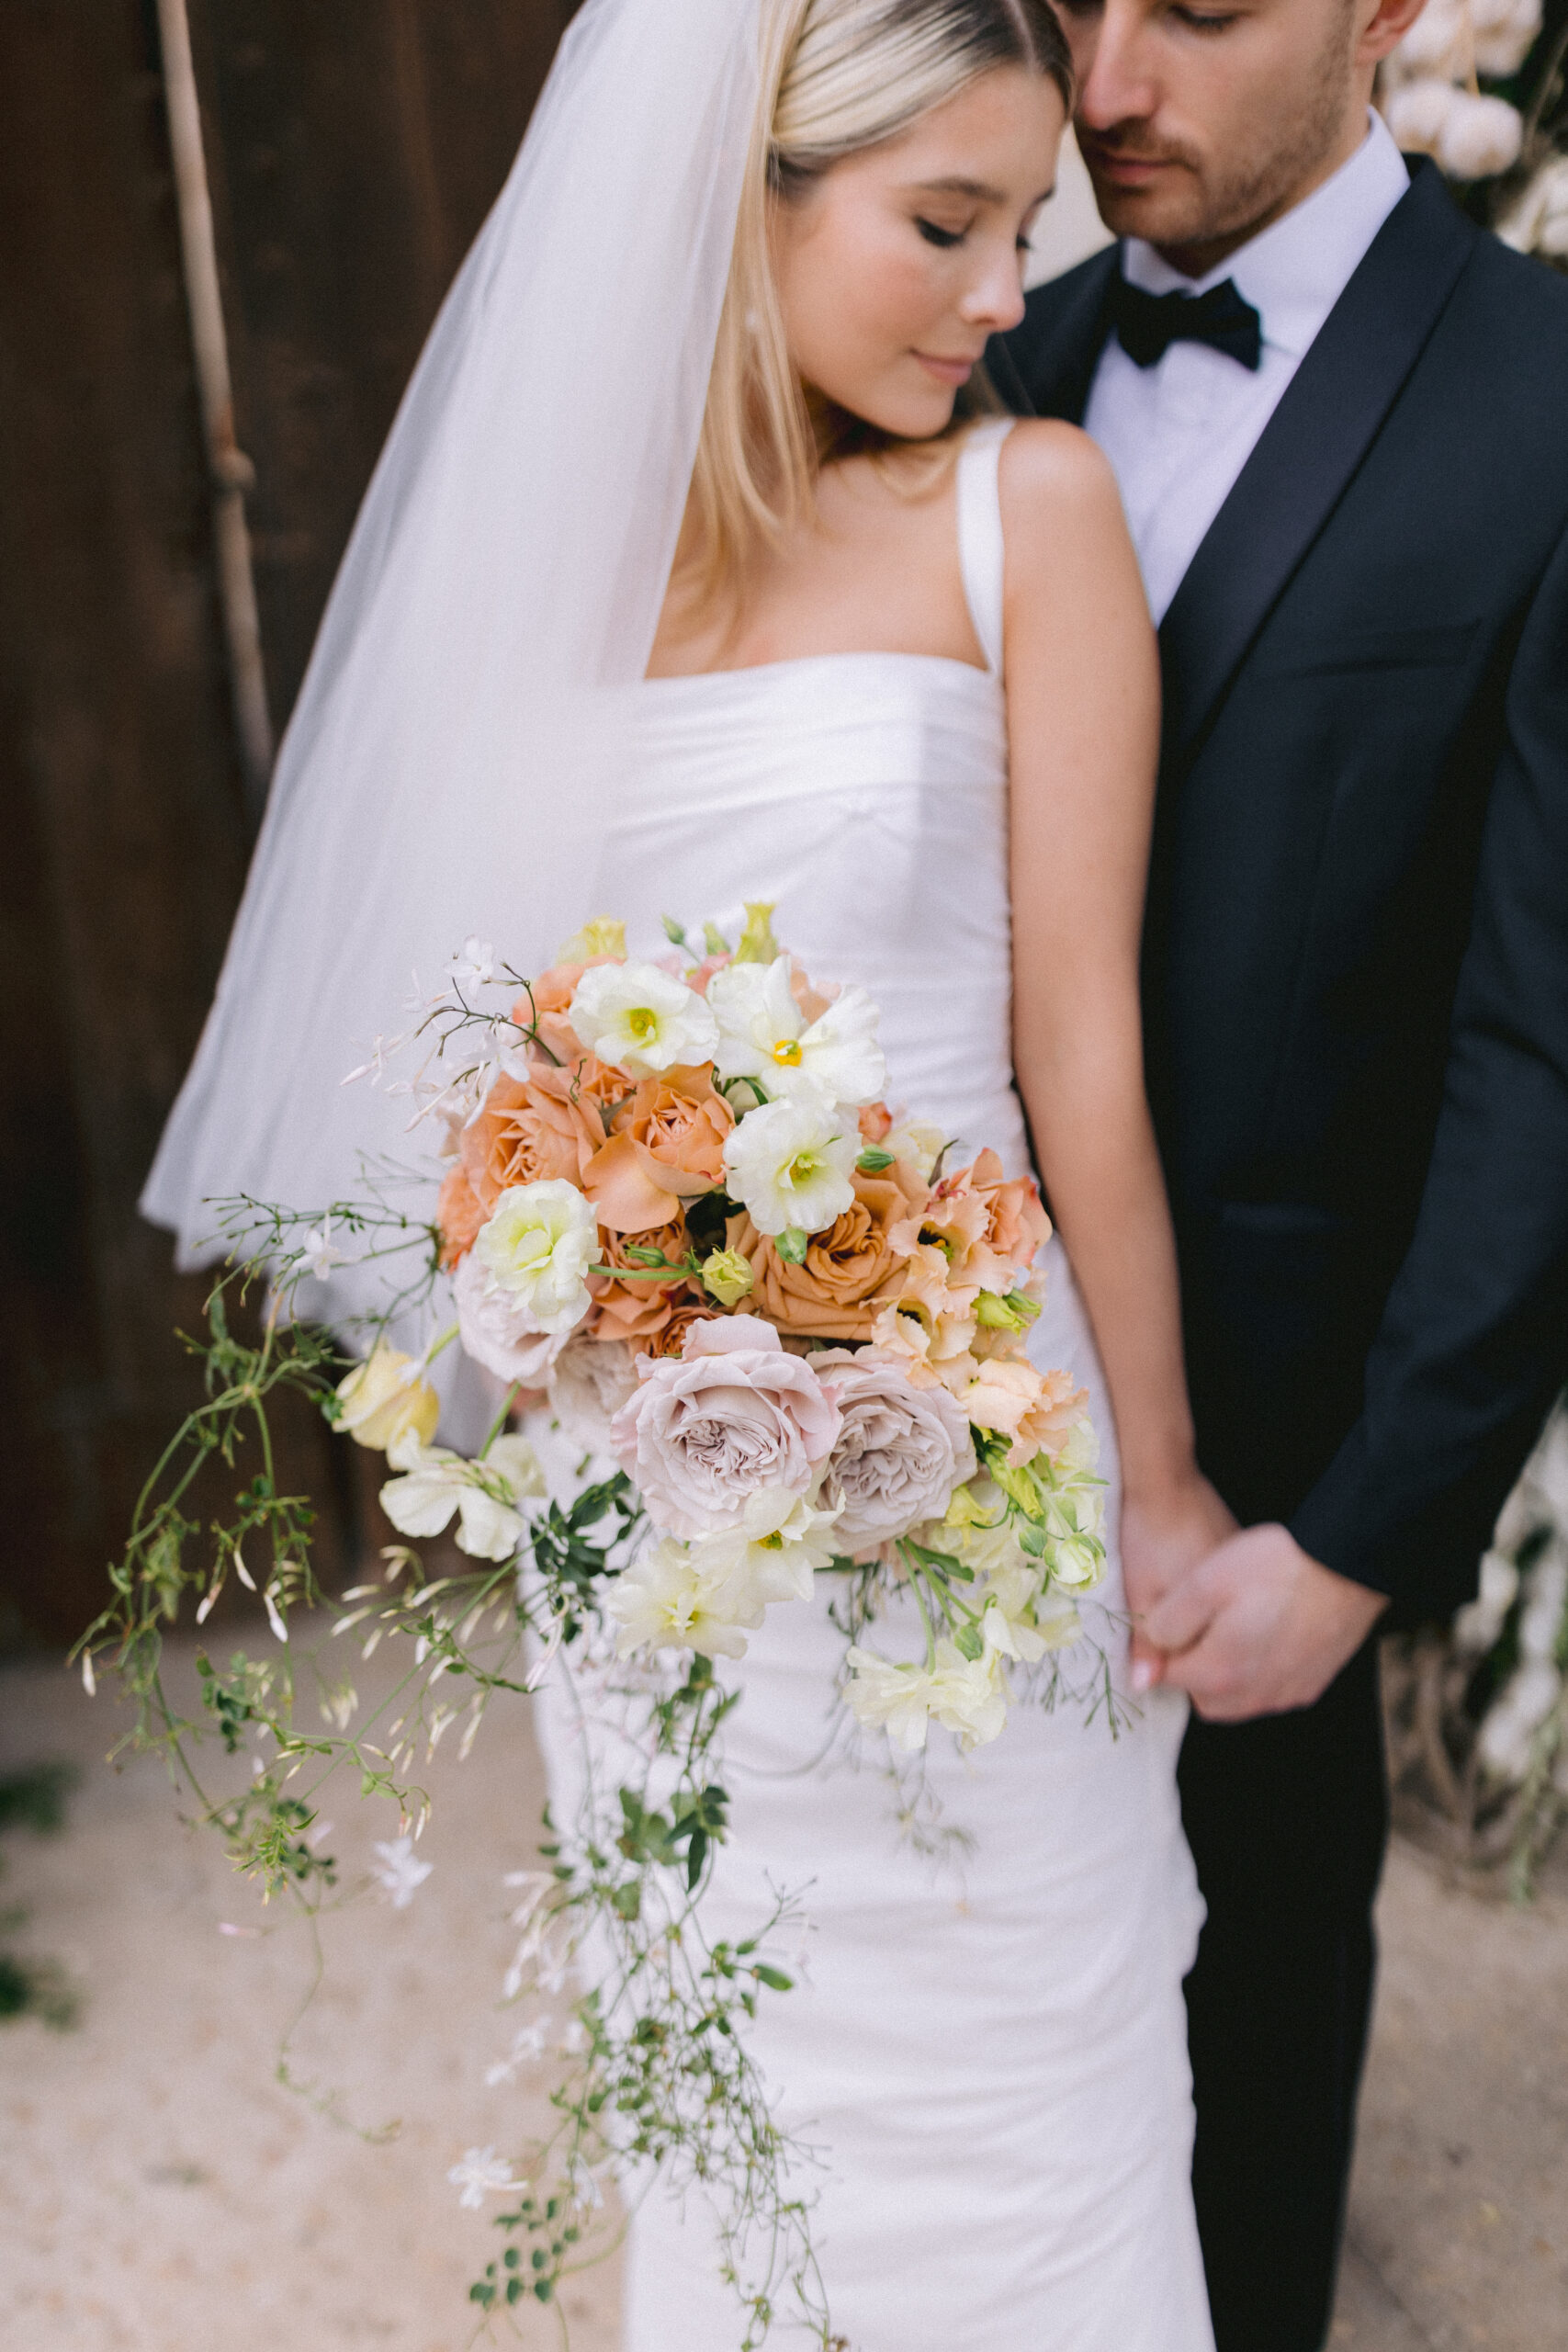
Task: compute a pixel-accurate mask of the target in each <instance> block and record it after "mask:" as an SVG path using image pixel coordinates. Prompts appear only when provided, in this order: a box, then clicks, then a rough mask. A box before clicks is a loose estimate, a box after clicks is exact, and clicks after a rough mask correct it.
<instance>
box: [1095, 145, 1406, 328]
mask: <svg viewBox="0 0 1568 2352" xmlns="http://www.w3.org/2000/svg"><path fill="white" fill-rule="evenodd" d="M1409 186H1410V175H1409V173H1408V171H1407V170H1406V169H1405V164H1404V157H1403V156H1402V155H1401V153H1400V152H1399V149H1398V148H1397V146H1395V144H1394V141H1393V134H1392V133H1391V131H1390V130H1389V128H1388V125H1387V124H1386V123H1385V122H1384V120H1383V119H1382V115H1381V114H1378V113H1377V112H1376V111H1375V110H1372V109H1369V119H1368V129H1367V136H1366V137H1365V139H1363V140H1362V141H1361V143H1360V145H1359V147H1358V148H1357V150H1356V152H1355V153H1354V154H1353V155H1352V156H1351V157H1350V158H1349V160H1348V162H1347V163H1344V164H1340V166H1339V169H1338V170H1337V172H1336V173H1335V174H1334V175H1333V177H1332V178H1330V179H1326V180H1325V181H1324V183H1323V186H1322V187H1317V188H1314V190H1313V192H1312V194H1311V195H1310V196H1309V197H1306V198H1303V201H1302V202H1301V203H1300V204H1298V205H1296V206H1295V207H1294V208H1293V209H1292V210H1291V211H1289V212H1286V213H1283V214H1281V216H1280V219H1279V220H1274V221H1270V223H1269V227H1268V228H1267V229H1263V230H1260V231H1259V232H1258V235H1257V236H1256V237H1254V238H1252V239H1251V240H1250V242H1249V243H1247V244H1245V245H1242V246H1239V247H1238V248H1237V250H1236V251H1235V253H1234V254H1231V255H1230V256H1229V258H1228V259H1227V260H1225V261H1223V262H1221V263H1219V264H1218V265H1217V266H1216V267H1214V268H1213V269H1212V270H1210V272H1209V274H1208V276H1207V277H1196V278H1192V277H1182V275H1181V273H1180V271H1179V270H1176V269H1172V267H1171V266H1170V264H1169V263H1168V262H1167V261H1162V260H1161V258H1160V256H1159V254H1157V253H1156V251H1155V249H1154V247H1153V246H1152V245H1148V244H1145V243H1144V241H1143V239H1142V238H1141V237H1129V238H1127V239H1126V240H1125V241H1124V243H1123V244H1122V272H1123V274H1124V276H1125V277H1127V279H1128V280H1129V282H1130V283H1131V284H1132V285H1134V286H1141V287H1143V288H1145V291H1146V292H1148V293H1150V294H1169V293H1174V292H1180V293H1183V294H1206V293H1207V292H1208V291H1209V288H1211V287H1212V286H1221V285H1223V284H1224V281H1225V279H1226V278H1227V277H1230V278H1234V279H1235V283H1236V286H1237V288H1238V289H1239V291H1240V292H1241V293H1242V294H1243V295H1244V296H1245V297H1246V299H1247V301H1249V302H1250V303H1251V304H1252V305H1253V307H1254V309H1255V310H1257V311H1259V312H1260V313H1261V316H1262V320H1263V340H1264V342H1265V343H1266V344H1269V345H1272V346H1273V348H1274V349H1275V350H1277V351H1282V352H1285V353H1287V354H1288V355H1289V356H1291V357H1292V358H1296V359H1299V358H1300V357H1301V356H1302V354H1303V352H1304V351H1305V350H1306V349H1307V347H1308V345H1310V344H1311V343H1312V342H1313V340H1314V337H1315V335H1316V334H1317V333H1318V331H1319V329H1320V328H1321V327H1322V325H1323V323H1324V321H1325V319H1326V318H1327V316H1328V313H1329V312H1330V311H1332V310H1333V308H1334V305H1335V304H1336V302H1337V301H1338V300H1339V297H1340V296H1341V294H1343V292H1344V291H1345V288H1346V287H1347V286H1348V284H1349V282H1350V279H1351V278H1352V277H1354V275H1355V273H1356V271H1357V269H1358V268H1359V266H1360V263H1361V261H1362V259H1363V257H1364V255H1365V254H1366V251H1367V248H1368V246H1369V245H1370V244H1371V242H1372V240H1373V238H1374V237H1375V236H1376V235H1377V233H1378V231H1379V230H1380V229H1381V228H1382V224H1383V222H1384V221H1385V220H1387V219H1388V216H1389V214H1390V213H1391V212H1392V211H1393V208H1394V206H1395V205H1396V204H1397V203H1398V202H1399V201H1400V199H1401V198H1402V197H1404V194H1405V193H1406V191H1407V190H1408V188H1409Z"/></svg>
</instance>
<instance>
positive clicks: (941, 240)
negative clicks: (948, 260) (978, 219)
mask: <svg viewBox="0 0 1568 2352" xmlns="http://www.w3.org/2000/svg"><path fill="white" fill-rule="evenodd" d="M915 226H916V228H917V229H918V230H919V232H920V234H921V236H922V237H923V238H924V239H925V241H926V243H927V244H928V245H937V246H940V247H941V248H942V251H943V252H944V253H945V252H946V251H947V249H948V248H949V246H952V245H961V244H962V243H964V238H965V237H966V236H967V235H968V234H969V232H968V230H967V229H942V228H939V227H938V226H937V223H936V222H935V221H934V220H919V219H917V220H916V222H915Z"/></svg>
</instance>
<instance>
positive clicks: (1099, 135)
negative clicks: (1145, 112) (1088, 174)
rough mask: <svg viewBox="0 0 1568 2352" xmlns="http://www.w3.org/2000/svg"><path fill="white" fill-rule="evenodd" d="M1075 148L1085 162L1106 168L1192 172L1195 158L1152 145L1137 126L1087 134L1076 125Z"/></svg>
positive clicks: (1179, 150)
mask: <svg viewBox="0 0 1568 2352" xmlns="http://www.w3.org/2000/svg"><path fill="white" fill-rule="evenodd" d="M1077 141H1078V146H1079V149H1080V150H1081V152H1082V153H1083V155H1084V158H1085V160H1086V161H1087V162H1089V163H1094V162H1096V161H1100V162H1102V163H1106V164H1181V165H1184V166H1185V167H1186V168H1187V169H1188V170H1195V169H1196V168H1197V164H1198V158H1197V156H1196V155H1194V154H1192V153H1190V150H1189V149H1187V148H1185V147H1182V146H1179V145H1177V146H1173V145H1171V144H1170V143H1169V141H1166V142H1164V143H1162V144H1158V145H1156V142H1155V141H1152V140H1151V139H1149V137H1148V136H1147V134H1146V132H1145V128H1144V126H1143V125H1142V124H1141V123H1136V122H1127V123H1113V124H1112V125H1111V129H1110V130H1086V129H1085V128H1084V126H1083V125H1082V124H1081V123H1079V124H1078V125H1077Z"/></svg>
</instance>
